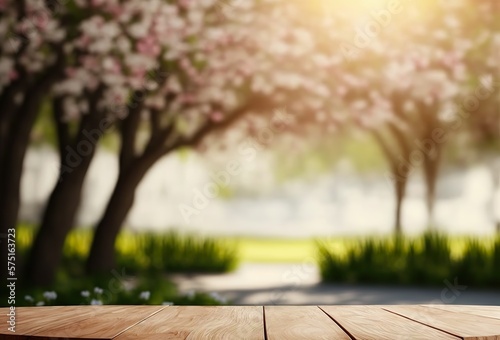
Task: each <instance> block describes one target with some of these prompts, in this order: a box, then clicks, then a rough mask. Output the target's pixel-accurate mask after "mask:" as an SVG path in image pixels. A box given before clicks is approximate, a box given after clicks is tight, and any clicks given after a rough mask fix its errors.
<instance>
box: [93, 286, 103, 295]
mask: <svg viewBox="0 0 500 340" xmlns="http://www.w3.org/2000/svg"><path fill="white" fill-rule="evenodd" d="M103 292H104V290H103V289H102V288H99V287H95V288H94V293H96V294H102V293H103Z"/></svg>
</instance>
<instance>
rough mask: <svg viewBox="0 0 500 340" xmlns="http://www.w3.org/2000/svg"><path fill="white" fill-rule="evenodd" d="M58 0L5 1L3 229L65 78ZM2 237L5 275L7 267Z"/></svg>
mask: <svg viewBox="0 0 500 340" xmlns="http://www.w3.org/2000/svg"><path fill="white" fill-rule="evenodd" d="M59 9H60V8H59V6H58V4H57V3H54V2H51V1H40V0H21V1H10V0H4V1H0V37H1V40H2V46H1V47H0V220H1V221H2V223H1V230H0V233H1V235H2V238H3V237H6V236H7V233H8V232H11V231H12V230H15V228H16V223H17V215H18V210H19V204H20V181H21V174H22V169H23V161H24V155H25V153H26V149H27V147H28V144H29V141H30V133H31V130H32V128H33V125H34V123H35V119H36V117H37V114H38V112H39V110H40V107H41V105H42V103H43V101H44V98H45V95H46V91H47V89H48V88H50V87H51V86H52V85H53V84H55V83H56V82H57V81H58V79H60V77H62V73H63V68H64V66H63V65H64V62H63V58H64V57H63V55H64V51H63V46H62V44H61V42H62V41H63V40H64V39H65V38H66V36H67V35H68V33H67V30H66V28H67V27H66V26H65V25H64V24H63V22H65V21H67V20H68V19H69V18H68V17H67V16H63V15H57V16H56V15H54V13H56V12H57V11H59ZM6 261H7V245H6V242H2V262H1V263H2V275H5V274H6V272H5V271H6V270H7V263H6Z"/></svg>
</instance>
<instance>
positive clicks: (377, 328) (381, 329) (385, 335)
mask: <svg viewBox="0 0 500 340" xmlns="http://www.w3.org/2000/svg"><path fill="white" fill-rule="evenodd" d="M320 308H321V309H322V310H323V311H325V312H326V313H327V314H328V315H330V317H331V318H332V319H334V320H335V321H337V322H338V323H339V324H340V325H341V326H342V327H343V328H344V329H345V330H346V331H347V332H348V333H349V334H351V335H352V336H353V337H354V338H355V339H356V340H394V339H398V340H406V339H407V340H410V339H417V340H428V339H443V340H444V339H448V340H458V339H459V338H458V337H456V336H452V335H450V334H446V333H443V332H441V331H438V330H436V329H433V328H431V327H428V326H425V325H422V324H419V323H417V322H413V321H411V320H408V319H405V318H403V317H400V316H398V315H395V314H392V313H389V312H387V311H385V310H384V309H382V308H381V307H379V306H320Z"/></svg>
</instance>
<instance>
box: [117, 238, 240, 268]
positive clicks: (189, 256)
mask: <svg viewBox="0 0 500 340" xmlns="http://www.w3.org/2000/svg"><path fill="white" fill-rule="evenodd" d="M130 237H131V236H130V235H129V236H127V235H123V238H122V240H120V241H122V242H121V244H119V247H118V253H119V257H118V258H119V261H120V265H122V266H124V267H128V268H130V270H133V271H135V272H141V271H144V270H146V271H152V272H170V273H172V272H176V273H179V272H210V273H223V272H227V271H230V270H232V269H234V268H235V267H236V264H237V253H236V249H235V248H234V247H233V246H231V245H229V244H228V243H225V242H223V241H218V240H216V239H213V238H207V237H197V236H193V235H184V236H182V235H180V234H178V233H176V232H169V233H164V234H154V233H146V234H140V235H137V236H135V237H133V239H132V238H130ZM127 238H129V239H128V240H127ZM132 240H133V243H134V245H132V244H128V245H127V242H130V241H132ZM131 247H133V248H135V250H134V251H131V250H132V249H131Z"/></svg>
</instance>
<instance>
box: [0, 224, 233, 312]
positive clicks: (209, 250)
mask: <svg viewBox="0 0 500 340" xmlns="http://www.w3.org/2000/svg"><path fill="white" fill-rule="evenodd" d="M34 235H35V228H33V227H31V226H26V225H21V226H18V228H17V232H16V237H17V238H16V241H17V243H16V245H17V251H18V252H19V254H20V255H22V256H23V257H26V255H27V253H28V250H29V247H30V246H31V244H32V242H33V239H34ZM91 240H92V232H91V230H89V229H77V230H74V231H72V232H71V233H70V234H69V235H68V238H67V239H66V242H65V245H64V250H63V261H62V266H61V268H60V270H59V271H58V273H57V278H56V283H55V284H54V285H53V286H52V287H44V288H40V287H33V286H31V285H30V284H29V282H22V280H20V284H21V283H22V284H23V286H19V287H18V290H17V300H16V305H17V306H32V305H36V304H37V303H43V305H79V304H87V305H88V304H91V302H99V303H102V304H106V305H109V304H114V305H117V304H120V305H121V304H129V305H136V304H152V305H157V304H163V303H173V304H176V305H182V304H187V305H219V304H225V303H226V301H225V300H224V299H223V298H222V297H220V296H218V295H217V294H213V293H212V294H205V293H196V292H190V293H188V294H185V295H180V294H179V292H178V291H177V289H176V287H175V285H173V283H172V282H170V281H169V280H168V278H166V277H165V273H179V272H189V273H192V272H210V273H220V272H226V271H229V270H232V269H234V268H235V267H236V264H237V254H236V251H235V247H234V244H233V245H230V244H229V243H228V242H226V241H219V240H216V239H213V238H208V237H201V236H193V235H181V234H179V233H176V232H168V233H163V234H154V233H140V234H132V233H130V232H123V233H121V234H120V235H119V238H118V240H117V244H116V248H117V262H118V266H117V270H113V271H112V272H111V273H109V275H103V276H102V275H101V276H93V277H88V276H85V272H84V270H83V264H84V262H85V259H86V257H87V255H88V252H89V249H90V242H91ZM21 279H22V278H21ZM47 292H49V294H47ZM51 292H55V293H56V295H57V297H56V298H55V299H52V298H51V296H52V295H51ZM82 292H83V295H82ZM25 296H28V299H25ZM2 301H5V302H6V301H7V297H5V298H4V299H2Z"/></svg>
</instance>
